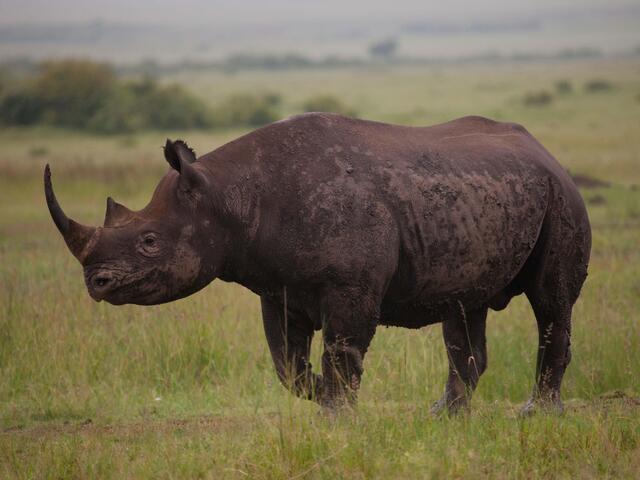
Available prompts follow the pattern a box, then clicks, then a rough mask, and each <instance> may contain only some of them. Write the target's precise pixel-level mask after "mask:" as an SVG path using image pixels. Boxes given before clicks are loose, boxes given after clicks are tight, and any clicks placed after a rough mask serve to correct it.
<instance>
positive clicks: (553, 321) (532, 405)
mask: <svg viewBox="0 0 640 480" xmlns="http://www.w3.org/2000/svg"><path fill="white" fill-rule="evenodd" d="M577 223H578V226H577V227H576V226H572V222H567V221H565V222H557V221H556V222H555V224H554V223H552V222H551V221H549V222H548V224H547V225H543V232H542V234H541V237H542V238H541V241H540V248H539V250H538V252H539V253H538V255H537V257H536V258H535V262H534V264H535V268H534V269H533V270H534V271H533V272H532V275H531V276H530V278H529V284H528V285H527V287H526V289H525V293H526V295H527V298H528V299H529V303H530V304H531V307H532V308H533V312H534V314H535V317H536V321H537V324H538V353H537V360H536V380H535V386H534V389H533V394H532V396H531V398H530V400H529V401H528V402H527V403H526V405H525V406H524V407H523V409H522V411H521V414H522V415H530V414H532V413H534V412H535V411H537V410H538V409H542V410H545V411H551V412H557V413H561V412H562V411H563V405H562V401H561V399H560V387H561V384H562V378H563V376H564V373H565V370H566V369H567V366H568V365H569V362H570V361H571V314H572V310H573V305H574V303H575V302H576V300H577V298H578V295H579V293H580V289H581V288H582V285H583V283H584V280H585V279H586V276H587V264H588V260H589V251H590V248H591V237H590V231H589V229H588V225H587V226H585V225H582V226H580V223H579V222H577Z"/></svg>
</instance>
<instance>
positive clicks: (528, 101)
mask: <svg viewBox="0 0 640 480" xmlns="http://www.w3.org/2000/svg"><path fill="white" fill-rule="evenodd" d="M552 100H553V95H551V94H550V93H549V92H547V91H546V90H541V91H539V92H530V93H527V94H526V95H525V97H524V104H525V105H528V106H542V105H548V104H549V103H551V102H552Z"/></svg>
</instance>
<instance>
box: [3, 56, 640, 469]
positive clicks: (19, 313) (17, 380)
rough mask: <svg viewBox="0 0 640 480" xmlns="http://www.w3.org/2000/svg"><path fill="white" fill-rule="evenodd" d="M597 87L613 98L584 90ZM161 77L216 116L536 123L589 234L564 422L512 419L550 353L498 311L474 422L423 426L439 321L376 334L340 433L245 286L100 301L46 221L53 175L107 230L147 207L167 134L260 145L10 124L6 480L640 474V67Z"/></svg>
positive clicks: (527, 322)
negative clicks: (326, 104)
mask: <svg viewBox="0 0 640 480" xmlns="http://www.w3.org/2000/svg"><path fill="white" fill-rule="evenodd" d="M594 80H597V81H598V82H600V87H597V86H596V87H594V88H589V87H588V85H589V83H590V82H593V81H594ZM163 81H177V82H179V83H181V84H182V85H183V86H184V87H185V88H187V89H188V90H190V91H192V92H193V93H194V94H196V95H198V96H199V98H201V99H202V101H203V102H211V103H215V102H216V101H217V100H219V99H220V98H224V97H225V96H227V95H229V94H232V93H234V92H247V91H265V92H269V93H275V94H279V95H280V96H281V97H282V102H283V103H282V115H287V114H289V113H294V112H296V111H297V109H298V106H299V104H300V103H301V102H302V101H303V100H304V99H305V98H307V97H309V96H310V95H314V94H327V95H334V96H336V97H339V98H340V99H341V100H342V101H343V102H344V103H345V104H347V105H349V106H350V107H351V108H353V109H354V110H355V111H357V114H358V116H360V117H363V118H368V119H374V120H381V121H387V122H393V123H404V124H413V125H428V124H433V123H438V122H441V121H446V120H449V119H452V118H455V117H458V116H462V115H467V114H478V115H484V116H488V117H491V118H494V119H497V120H508V121H515V122H519V123H522V124H523V125H525V126H526V127H527V129H529V131H531V132H532V133H533V134H534V135H535V136H536V137H537V138H538V139H539V140H540V141H542V143H543V144H544V145H545V146H546V147H547V148H548V149H549V150H550V151H551V152H552V153H553V154H554V155H555V156H556V157H557V158H558V159H559V161H560V162H561V163H562V164H563V165H564V166H565V167H566V168H568V169H569V170H570V172H571V173H572V174H573V175H575V176H576V177H577V178H578V180H579V184H580V185H581V192H582V194H583V196H584V198H585V201H586V203H587V206H588V209H589V215H590V218H591V222H592V227H593V251H592V256H591V265H590V270H589V277H588V279H587V282H586V284H585V285H584V288H583V291H582V295H581V297H580V299H579V300H578V303H577V304H576V306H575V308H574V317H573V337H572V349H573V360H572V363H571V365H570V366H569V368H568V370H567V374H566V376H565V381H564V388H563V397H564V400H565V406H566V411H565V413H564V414H563V415H561V416H558V415H536V416H533V417H531V418H525V419H523V418H520V417H519V416H518V414H517V413H518V410H519V408H520V407H521V406H522V404H523V403H524V402H525V401H526V399H527V397H528V396H529V394H530V392H531V390H532V386H533V382H534V370H535V354H536V349H537V328H536V324H535V320H534V317H533V313H532V312H531V309H530V307H529V305H528V303H527V302H526V299H525V298H522V297H519V298H516V299H514V301H513V302H512V303H511V305H510V306H509V307H508V308H507V309H506V310H505V311H503V312H499V313H492V314H491V315H490V319H489V321H488V328H487V330H488V332H487V333H488V349H489V368H488V370H487V372H486V373H485V374H484V375H483V377H482V379H481V381H480V384H479V387H478V389H477V391H476V394H475V396H474V399H473V402H472V412H471V414H470V415H460V416H458V417H455V418H447V417H444V418H432V416H431V415H430V414H429V408H430V406H431V404H432V403H433V402H434V401H435V400H437V399H438V398H439V396H440V394H441V392H442V389H443V388H444V382H445V378H446V372H447V362H446V353H445V349H444V345H443V342H442V338H441V330H440V327H439V326H438V325H435V326H433V327H428V328H425V329H422V330H416V331H410V330H403V329H394V328H388V329H387V328H380V329H378V332H377V335H376V337H375V339H374V341H373V343H372V345H371V348H370V350H369V353H368V354H367V358H366V360H365V374H364V377H363V386H362V390H361V393H360V398H359V406H358V408H357V411H355V412H352V413H349V414H345V415H341V416H338V417H337V418H327V417H326V416H324V415H322V414H321V413H320V412H319V409H318V407H317V406H315V405H314V404H312V403H310V402H306V401H302V400H298V399H296V398H294V397H293V396H292V395H291V394H289V393H288V392H287V391H286V390H285V389H284V388H283V387H282V386H281V385H280V384H279V382H278V380H277V378H276V375H275V372H274V370H273V367H272V364H271V359H270V355H269V352H268V349H267V344H266V341H265V339H264V334H263V331H262V321H261V317H260V308H259V301H258V298H257V297H256V296H255V295H253V294H252V293H250V292H249V291H247V290H244V289H243V288H242V287H240V286H237V285H230V284H225V283H223V282H221V281H215V282H214V283H213V284H212V285H210V286H209V287H207V288H206V289H204V290H203V291H201V292H199V293H197V294H195V295H193V296H192V297H189V298H187V299H185V300H181V301H178V302H175V303H172V304H168V305H163V306H156V307H137V306H123V307H114V306H111V305H108V304H105V303H104V302H103V303H95V302H94V301H92V300H91V299H90V298H89V296H88V295H87V293H86V291H85V287H84V283H83V279H82V271H81V267H80V266H79V265H78V264H77V262H76V260H75V259H74V258H73V257H72V256H71V255H70V254H69V253H68V251H67V250H66V247H65V245H64V243H63V241H62V239H61V238H60V236H59V234H58V232H57V231H56V230H55V227H54V225H53V223H52V221H51V219H50V218H49V213H48V211H47V209H46V206H45V201H44V195H43V192H42V170H43V167H44V165H45V163H50V164H51V167H52V170H53V175H54V184H55V186H56V191H57V193H58V198H59V200H60V202H61V204H62V206H63V207H64V208H65V209H66V211H67V213H68V214H69V215H70V216H72V217H74V218H76V219H78V220H79V221H81V222H83V223H87V224H89V223H93V224H98V223H101V222H102V218H103V215H104V205H105V198H106V196H107V195H111V196H113V197H114V198H115V199H116V200H117V201H119V202H121V203H124V204H126V205H127V206H129V207H130V208H135V209H138V208H141V207H143V206H144V205H145V202H146V201H147V200H148V199H149V198H150V195H151V192H152V189H153V187H154V185H155V183H156V182H157V181H158V180H159V178H160V177H161V175H162V174H163V173H164V172H165V171H166V169H167V168H168V167H167V165H166V163H165V161H164V159H163V157H162V150H161V147H162V145H163V144H164V140H165V138H166V137H171V138H184V139H186V140H187V141H189V143H190V144H192V146H193V147H194V148H195V150H196V151H197V152H198V153H205V152H207V151H210V150H212V149H214V148H215V147H217V146H219V145H221V144H223V143H224V142H226V141H228V140H231V139H233V138H235V137H236V136H239V135H241V134H242V133H244V131H246V130H241V129H225V130H212V131H202V130H200V131H173V130H169V131H148V132H144V133H139V134H127V135H109V136H107V135H102V136H101V135H95V134H89V133H81V132H78V131H73V130H68V129H67V130H64V129H57V128H52V127H29V128H2V130H0V145H1V148H0V478H95V477H101V478H104V477H107V478H300V479H302V478H309V479H312V478H350V479H351V478H479V477H480V478H482V477H491V478H527V479H529V478H596V477H597V478H638V476H639V475H640V473H639V472H640V373H639V372H640V313H639V312H640V248H639V247H640V65H638V64H637V63H631V62H622V61H616V62H614V61H598V62H595V61H594V62H591V63H572V64H558V63H553V64H535V65H534V64H526V65H525V64H522V65H511V66H507V65H502V66H493V67H489V66H458V67H433V68H426V67H420V68H418V67H413V68H408V67H407V68H396V69H390V68H384V67H379V68H360V69H355V68H354V69H347V68H345V69H339V70H335V71H326V70H306V71H281V72H260V71H254V72H238V73H229V74H225V73H218V72H206V71H205V72H198V73H185V74H172V75H171V76H170V78H165V79H164V80H163ZM559 82H560V83H559ZM567 84H568V85H569V87H567ZM603 85H604V86H603ZM592 86H593V83H592ZM536 92H547V93H548V94H549V98H547V97H545V96H544V95H540V94H536ZM319 344H320V341H319V338H316V341H315V342H314V358H315V362H314V364H315V365H319V362H318V356H319V354H320V345H319Z"/></svg>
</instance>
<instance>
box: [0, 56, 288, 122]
mask: <svg viewBox="0 0 640 480" xmlns="http://www.w3.org/2000/svg"><path fill="white" fill-rule="evenodd" d="M2 92H3V91H0V122H2V123H4V124H7V125H32V124H36V123H49V124H53V125H58V126H64V127H73V128H78V129H88V130H92V131H95V132H100V133H130V132H134V131H138V130H142V129H154V128H155V129H189V128H207V127H212V126H250V127H256V126H261V125H265V124H267V123H270V122H272V121H274V120H277V119H278V117H279V112H278V107H279V105H280V103H281V98H280V96H278V95H275V94H263V95H235V96H232V97H230V98H229V99H227V100H226V101H225V102H223V103H222V105H220V106H219V107H218V108H217V109H216V110H213V111H212V110H211V109H209V108H207V107H206V106H205V105H204V103H203V102H201V101H200V100H199V99H198V98H196V97H194V96H193V95H191V94H190V93H189V92H187V91H186V90H184V89H183V88H182V87H180V86H179V85H166V86H165V85H161V84H158V83H157V82H155V81H154V80H153V79H152V78H150V77H145V78H143V79H141V80H138V81H133V82H123V81H121V80H119V79H117V78H116V76H115V74H114V73H113V71H112V70H111V68H110V67H108V66H106V65H103V64H99V63H93V62H89V61H80V60H65V61H59V62H48V63H44V64H42V66H41V69H40V71H39V73H38V74H37V76H36V77H35V78H33V79H30V80H28V81H22V83H21V84H19V85H18V86H17V88H15V89H14V91H11V92H5V93H4V94H3V93H2Z"/></svg>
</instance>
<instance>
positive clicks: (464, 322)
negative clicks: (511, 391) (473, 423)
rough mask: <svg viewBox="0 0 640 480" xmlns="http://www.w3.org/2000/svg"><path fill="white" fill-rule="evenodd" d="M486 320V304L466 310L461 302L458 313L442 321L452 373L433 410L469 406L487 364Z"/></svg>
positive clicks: (451, 409) (449, 410) (441, 410)
mask: <svg viewBox="0 0 640 480" xmlns="http://www.w3.org/2000/svg"><path fill="white" fill-rule="evenodd" d="M486 321H487V308H481V309H479V310H476V311H472V312H468V313H466V312H465V311H464V308H462V306H460V310H459V313H457V314H454V315H453V316H452V317H451V318H448V319H447V320H445V321H444V322H442V333H443V336H444V343H445V346H446V349H447V356H448V358H449V377H448V379H447V386H446V388H445V392H444V395H443V396H442V398H441V399H440V400H438V401H437V402H436V403H435V404H434V406H433V408H432V409H431V411H432V413H434V414H440V413H441V412H444V411H445V410H446V411H448V412H449V413H456V412H458V411H459V410H460V409H461V408H468V406H469V401H470V400H471V394H472V393H473V390H474V389H475V388H476V386H477V385H478V380H479V379H480V375H482V373H483V372H484V371H485V369H486V368H487V342H486V337H485V329H486Z"/></svg>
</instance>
